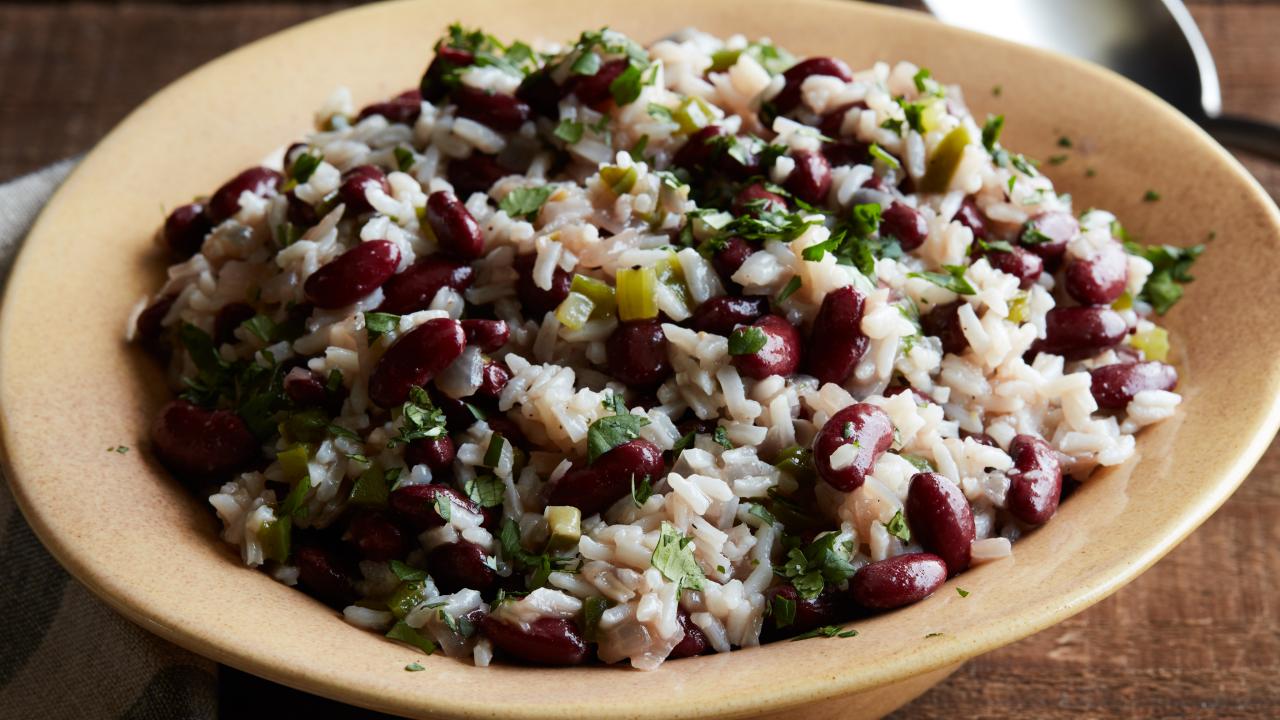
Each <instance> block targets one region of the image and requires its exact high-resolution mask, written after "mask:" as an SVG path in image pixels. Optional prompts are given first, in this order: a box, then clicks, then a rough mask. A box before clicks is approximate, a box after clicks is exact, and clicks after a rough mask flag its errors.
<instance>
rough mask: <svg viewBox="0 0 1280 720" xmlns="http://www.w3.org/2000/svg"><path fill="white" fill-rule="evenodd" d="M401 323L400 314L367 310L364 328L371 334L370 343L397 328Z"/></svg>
mask: <svg viewBox="0 0 1280 720" xmlns="http://www.w3.org/2000/svg"><path fill="white" fill-rule="evenodd" d="M399 325H400V316H399V315H392V314H391V313H384V312H366V313H365V314H364V330H365V332H366V333H368V335H369V344H370V345H372V344H373V343H374V342H375V341H376V340H377V339H378V338H380V337H382V336H383V335H386V334H387V333H389V332H391V331H392V330H395V329H396V328H397V327H399Z"/></svg>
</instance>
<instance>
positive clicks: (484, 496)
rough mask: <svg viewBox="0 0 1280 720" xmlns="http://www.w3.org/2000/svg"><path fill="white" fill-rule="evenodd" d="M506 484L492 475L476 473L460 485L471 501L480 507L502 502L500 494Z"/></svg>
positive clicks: (503, 491)
mask: <svg viewBox="0 0 1280 720" xmlns="http://www.w3.org/2000/svg"><path fill="white" fill-rule="evenodd" d="M506 489H507V485H506V483H504V482H503V481H502V480H500V479H499V478H496V477H494V476H493V475H487V474H486V475H477V476H475V477H474V478H472V479H470V480H468V481H466V482H465V483H463V485H462V490H463V492H465V493H466V494H467V497H469V498H471V501H472V502H474V503H475V504H477V505H479V506H480V507H487V508H490V507H498V506H499V505H501V504H502V495H503V493H505V492H506Z"/></svg>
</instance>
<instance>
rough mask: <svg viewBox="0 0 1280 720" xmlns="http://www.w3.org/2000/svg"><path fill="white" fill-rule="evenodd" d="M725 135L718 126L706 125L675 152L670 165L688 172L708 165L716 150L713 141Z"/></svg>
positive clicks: (723, 130) (724, 131) (722, 129)
mask: <svg viewBox="0 0 1280 720" xmlns="http://www.w3.org/2000/svg"><path fill="white" fill-rule="evenodd" d="M726 134H728V133H727V131H726V130H725V129H724V128H722V127H720V126H719V125H708V126H706V127H704V128H702V129H701V130H698V131H697V132H695V133H694V134H692V135H690V136H689V139H688V140H686V141H685V143H684V145H681V146H680V149H679V150H677V151H676V154H675V155H674V156H673V157H672V158H671V164H672V165H675V166H676V167H679V168H684V169H685V170H690V171H692V170H694V169H696V168H698V167H700V166H703V165H706V164H708V162H709V161H710V160H711V156H712V154H713V152H714V150H715V149H716V143H715V140H717V139H718V138H720V137H722V136H724V135H726Z"/></svg>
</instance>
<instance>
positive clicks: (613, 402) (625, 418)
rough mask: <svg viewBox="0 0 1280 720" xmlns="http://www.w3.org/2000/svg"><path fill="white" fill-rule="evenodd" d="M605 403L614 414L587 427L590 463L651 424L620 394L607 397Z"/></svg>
mask: <svg viewBox="0 0 1280 720" xmlns="http://www.w3.org/2000/svg"><path fill="white" fill-rule="evenodd" d="M604 405H605V407H607V408H609V409H611V410H613V415H609V416H606V417H602V418H600V419H599V420H596V421H595V422H593V423H591V426H590V427H588V428H587V462H588V463H594V462H595V461H596V458H598V457H600V456H601V455H603V454H605V453H607V452H609V451H610V450H612V449H614V448H616V447H618V446H619V445H621V444H623V443H627V442H631V441H632V440H635V439H636V438H638V437H640V428H642V427H644V426H645V425H648V424H649V418H647V417H645V416H643V415H636V414H633V413H632V412H631V411H630V410H628V409H627V404H626V402H625V401H624V400H623V399H622V398H621V397H620V396H618V395H610V396H609V397H608V398H605V401H604Z"/></svg>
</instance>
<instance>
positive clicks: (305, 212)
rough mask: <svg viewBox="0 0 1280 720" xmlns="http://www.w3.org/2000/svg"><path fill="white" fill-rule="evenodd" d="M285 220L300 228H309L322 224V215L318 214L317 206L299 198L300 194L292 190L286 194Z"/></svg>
mask: <svg viewBox="0 0 1280 720" xmlns="http://www.w3.org/2000/svg"><path fill="white" fill-rule="evenodd" d="M284 197H285V201H286V203H287V204H286V206H285V219H287V220H288V221H289V222H291V223H293V224H294V225H295V226H297V227H299V228H309V227H312V226H313V225H315V224H316V223H318V222H320V214H319V213H317V212H316V209H315V206H313V205H312V204H311V203H309V202H307V201H305V200H303V199H302V198H300V197H298V194H297V193H295V192H294V191H292V190H290V191H289V192H288V193H286V194H285V196H284Z"/></svg>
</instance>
